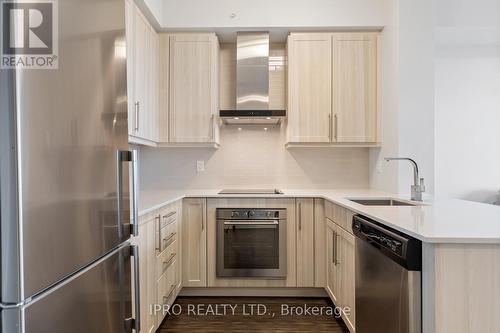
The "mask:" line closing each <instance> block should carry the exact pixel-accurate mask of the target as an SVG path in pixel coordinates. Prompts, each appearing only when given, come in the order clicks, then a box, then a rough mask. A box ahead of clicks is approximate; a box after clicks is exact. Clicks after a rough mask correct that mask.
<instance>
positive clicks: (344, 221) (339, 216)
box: [325, 201, 354, 234]
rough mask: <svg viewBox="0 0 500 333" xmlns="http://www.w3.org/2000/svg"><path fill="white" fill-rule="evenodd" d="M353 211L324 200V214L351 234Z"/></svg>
mask: <svg viewBox="0 0 500 333" xmlns="http://www.w3.org/2000/svg"><path fill="white" fill-rule="evenodd" d="M353 215H354V213H353V212H351V211H350V210H348V209H345V208H344V207H341V206H339V205H335V204H333V203H331V202H330V201H325V216H326V217H327V218H328V219H330V220H332V221H333V222H335V223H336V224H337V225H339V226H340V227H342V228H343V229H345V230H347V231H348V232H350V233H351V234H352V217H353Z"/></svg>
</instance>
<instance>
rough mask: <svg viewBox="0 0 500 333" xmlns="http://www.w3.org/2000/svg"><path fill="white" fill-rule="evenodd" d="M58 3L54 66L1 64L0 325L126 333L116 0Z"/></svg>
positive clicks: (125, 188) (128, 164)
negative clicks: (20, 67)
mask: <svg viewBox="0 0 500 333" xmlns="http://www.w3.org/2000/svg"><path fill="white" fill-rule="evenodd" d="M57 6H58V19H59V29H58V36H57V40H58V44H59V52H58V53H59V54H58V58H59V68H58V69H50V70H43V69H30V70H27V69H0V95H1V96H0V156H1V157H0V158H1V159H0V185H1V192H0V209H1V224H0V228H1V229H0V236H1V247H0V250H1V291H0V292H1V294H0V296H1V316H0V318H1V323H0V324H1V328H2V332H8V333H14V332H27V333H38V332H50V333H59V332H62V333H64V332H71V333H77V332H82V333H83V332H85V333H89V332H99V333H107V332H110V333H111V332H131V331H132V330H133V329H137V327H138V325H139V320H137V319H136V318H138V314H137V313H135V314H133V313H132V309H133V306H132V302H133V301H138V297H134V296H133V295H132V292H133V291H134V293H135V294H134V295H135V296H138V294H139V293H138V288H135V290H134V288H133V287H132V283H133V282H134V280H135V281H137V275H135V274H138V271H137V269H134V268H137V267H138V262H137V260H136V258H137V248H135V247H133V246H131V245H130V243H129V239H130V237H131V234H133V233H135V232H136V231H137V228H136V224H135V223H134V221H137V205H136V203H137V200H136V195H135V193H136V190H135V189H134V186H133V184H135V179H136V177H135V171H134V162H133V160H134V156H135V154H134V153H133V152H132V151H129V147H128V134H127V128H128V126H127V82H126V56H125V55H126V43H125V2H124V0H59V1H58V2H57ZM129 185H130V188H131V190H129ZM130 194H132V195H130ZM131 215H132V216H131ZM134 276H135V278H134ZM134 298H135V300H134ZM136 308H137V309H138V307H136Z"/></svg>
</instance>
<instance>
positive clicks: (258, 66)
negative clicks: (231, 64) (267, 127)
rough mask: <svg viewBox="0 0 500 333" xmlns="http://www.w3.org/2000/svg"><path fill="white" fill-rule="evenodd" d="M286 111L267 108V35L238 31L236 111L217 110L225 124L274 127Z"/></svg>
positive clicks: (267, 33)
mask: <svg viewBox="0 0 500 333" xmlns="http://www.w3.org/2000/svg"><path fill="white" fill-rule="evenodd" d="M285 116H286V110H270V109H269V32H254V31H252V32H238V33H237V37H236V110H220V117H221V118H222V120H223V121H224V122H225V123H227V124H275V123H279V122H280V120H281V119H282V118H283V117H285Z"/></svg>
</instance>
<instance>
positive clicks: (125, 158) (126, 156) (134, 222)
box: [117, 150, 139, 236]
mask: <svg viewBox="0 0 500 333" xmlns="http://www.w3.org/2000/svg"><path fill="white" fill-rule="evenodd" d="M123 162H132V191H131V192H132V218H131V221H130V228H131V230H130V232H131V234H132V235H133V236H138V235H139V208H138V207H139V206H138V198H137V190H138V185H137V179H138V172H139V171H138V167H137V150H132V151H128V150H119V151H118V163H117V164H118V165H117V167H118V176H117V178H118V179H117V183H118V184H117V186H118V219H119V221H120V222H121V213H122V208H121V205H122V199H123V188H122V177H123V167H122V163H123Z"/></svg>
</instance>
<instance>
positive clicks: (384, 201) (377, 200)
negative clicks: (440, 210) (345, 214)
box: [348, 198, 419, 206]
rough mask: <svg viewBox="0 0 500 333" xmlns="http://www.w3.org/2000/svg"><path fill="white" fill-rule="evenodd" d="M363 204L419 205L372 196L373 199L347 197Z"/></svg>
mask: <svg viewBox="0 0 500 333" xmlns="http://www.w3.org/2000/svg"><path fill="white" fill-rule="evenodd" d="M348 200H349V201H352V202H355V203H358V204H360V205H363V206H419V204H418V203H413V202H407V201H402V200H397V199H390V198H389V199H387V198H383V199H382V198H374V199H348Z"/></svg>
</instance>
